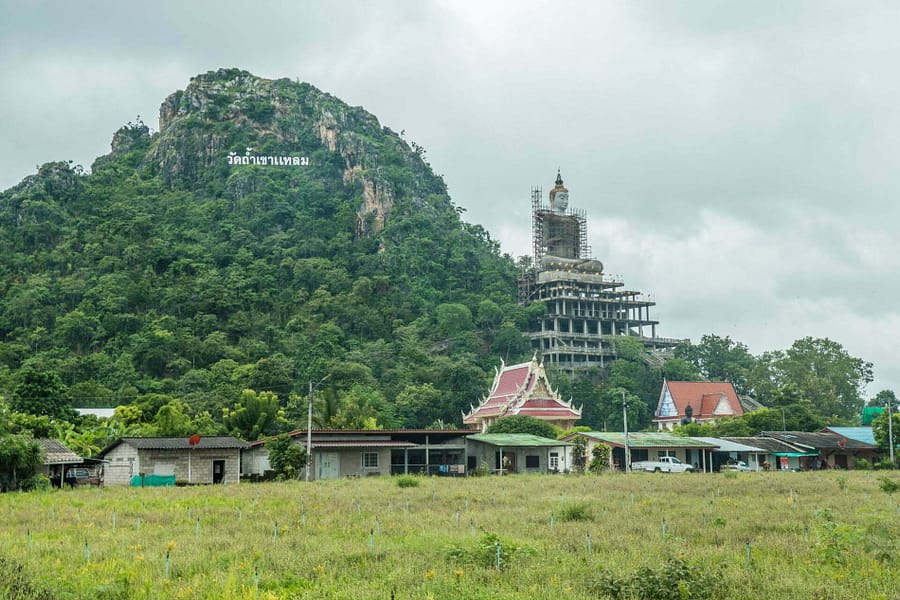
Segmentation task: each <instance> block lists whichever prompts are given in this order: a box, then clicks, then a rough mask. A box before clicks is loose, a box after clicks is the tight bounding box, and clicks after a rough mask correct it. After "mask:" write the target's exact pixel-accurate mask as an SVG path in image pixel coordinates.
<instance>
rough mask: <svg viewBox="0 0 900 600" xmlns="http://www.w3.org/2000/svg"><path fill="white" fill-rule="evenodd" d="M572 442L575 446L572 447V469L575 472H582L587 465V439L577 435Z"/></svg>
mask: <svg viewBox="0 0 900 600" xmlns="http://www.w3.org/2000/svg"><path fill="white" fill-rule="evenodd" d="M572 443H573V444H575V447H574V448H572V470H573V471H574V472H576V473H584V470H585V468H586V467H587V440H585V439H584V438H583V437H581V436H578V437H576V438H575V439H574V440H572Z"/></svg>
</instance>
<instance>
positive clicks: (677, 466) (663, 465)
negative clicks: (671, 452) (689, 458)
mask: <svg viewBox="0 0 900 600" xmlns="http://www.w3.org/2000/svg"><path fill="white" fill-rule="evenodd" d="M631 470H632V471H653V472H654V473H690V472H691V471H693V470H694V467H692V466H691V465H689V464H686V463H683V462H681V461H680V460H678V459H677V458H675V457H674V456H662V457H660V459H659V460H641V461H638V462H635V463H631Z"/></svg>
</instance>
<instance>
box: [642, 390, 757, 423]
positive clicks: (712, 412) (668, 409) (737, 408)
mask: <svg viewBox="0 0 900 600" xmlns="http://www.w3.org/2000/svg"><path fill="white" fill-rule="evenodd" d="M743 414H744V408H743V406H742V405H741V401H740V400H739V399H738V395H737V392H736V391H735V389H734V386H733V385H732V384H731V382H730V381H663V386H662V392H660V395H659V404H658V405H657V407H656V414H655V415H654V417H653V422H654V423H656V424H657V426H658V427H659V430H660V431H662V430H664V429H669V430H671V429H673V428H674V427H675V425H681V424H683V423H690V422H694V423H701V424H702V423H708V422H710V421H714V420H716V419H722V418H725V417H740V416H741V415H743Z"/></svg>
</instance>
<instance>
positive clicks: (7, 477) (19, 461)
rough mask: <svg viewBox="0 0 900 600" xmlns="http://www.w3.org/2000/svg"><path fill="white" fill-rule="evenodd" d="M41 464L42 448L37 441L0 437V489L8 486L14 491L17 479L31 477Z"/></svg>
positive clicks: (16, 437)
mask: <svg viewBox="0 0 900 600" xmlns="http://www.w3.org/2000/svg"><path fill="white" fill-rule="evenodd" d="M42 464H44V447H43V446H41V444H40V442H38V441H37V440H33V439H29V438H25V437H22V436H18V435H7V436H3V437H0V488H3V487H4V486H5V485H9V487H11V488H13V489H15V488H16V487H18V481H19V479H27V478H28V477H31V476H32V475H34V474H35V473H36V472H37V470H38V469H39V468H40V467H41V465H42ZM7 482H8V483H7Z"/></svg>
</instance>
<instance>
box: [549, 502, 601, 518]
mask: <svg viewBox="0 0 900 600" xmlns="http://www.w3.org/2000/svg"><path fill="white" fill-rule="evenodd" d="M558 517H559V520H560V521H593V520H594V515H593V513H591V507H590V506H588V504H587V503H586V502H573V503H571V504H565V505H563V506H562V507H561V508H560V509H559V515H558Z"/></svg>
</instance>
